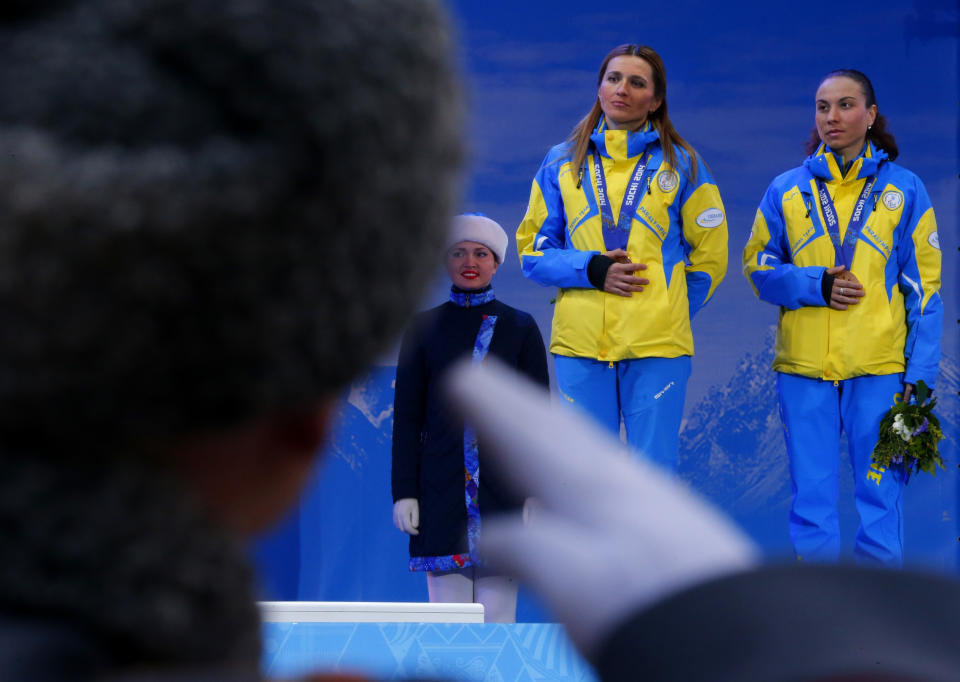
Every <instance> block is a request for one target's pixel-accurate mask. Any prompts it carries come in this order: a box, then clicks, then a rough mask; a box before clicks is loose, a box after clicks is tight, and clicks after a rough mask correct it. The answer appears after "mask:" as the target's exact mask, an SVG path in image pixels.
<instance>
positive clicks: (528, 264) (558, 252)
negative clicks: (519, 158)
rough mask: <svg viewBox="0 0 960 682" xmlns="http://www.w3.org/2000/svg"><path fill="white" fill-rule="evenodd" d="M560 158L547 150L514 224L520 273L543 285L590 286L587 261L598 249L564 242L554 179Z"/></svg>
mask: <svg viewBox="0 0 960 682" xmlns="http://www.w3.org/2000/svg"><path fill="white" fill-rule="evenodd" d="M561 162H562V159H561V158H560V157H559V156H558V155H557V153H556V150H551V152H550V153H549V154H547V157H546V159H544V161H543V164H542V165H541V166H540V170H539V171H538V172H537V175H536V177H535V178H534V180H533V186H532V187H531V188H530V202H529V203H528V205H527V212H526V215H524V217H523V220H522V221H521V222H520V226H519V227H518V228H517V251H518V253H519V255H520V266H521V269H522V270H523V274H524V275H526V276H527V277H529V278H530V279H532V280H533V281H534V282H538V283H539V284H543V285H544V286H556V287H583V288H588V287H591V284H590V280H589V279H588V278H587V264H589V262H590V259H591V258H592V257H593V256H595V255H596V254H597V253H599V252H598V251H579V250H577V249H575V248H573V247H572V246H570V245H569V244H568V242H567V239H566V237H567V220H566V214H565V213H564V210H563V196H562V195H561V193H560V186H559V182H558V180H557V174H558V170H559V168H560V164H561Z"/></svg>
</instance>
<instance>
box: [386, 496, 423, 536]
mask: <svg viewBox="0 0 960 682" xmlns="http://www.w3.org/2000/svg"><path fill="white" fill-rule="evenodd" d="M393 525H395V526H396V527H397V528H398V529H399V530H402V531H403V532H404V533H407V534H408V535H419V534H420V530H419V528H420V503H419V502H418V501H417V498H415V497H404V498H403V499H402V500H397V501H396V502H394V503H393Z"/></svg>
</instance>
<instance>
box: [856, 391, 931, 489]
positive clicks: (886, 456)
mask: <svg viewBox="0 0 960 682" xmlns="http://www.w3.org/2000/svg"><path fill="white" fill-rule="evenodd" d="M932 393H933V392H932V391H931V390H930V389H929V388H928V387H927V385H926V384H925V383H924V382H923V381H918V382H917V386H916V397H917V402H916V404H908V403H906V402H899V403H896V404H895V405H894V406H893V407H891V408H890V411H889V412H887V414H886V416H885V417H884V418H883V420H882V421H881V422H880V437H879V439H878V440H877V446H876V447H875V448H874V449H873V462H874V464H876V465H877V466H880V467H884V468H887V469H889V468H900V469H901V470H902V471H904V472H905V474H906V480H907V481H908V482H909V480H910V474H912V473H913V472H914V471H924V472H926V473H928V474H930V475H931V476H936V471H937V467H940V468H941V469H943V468H944V467H943V459H942V458H941V457H940V453H939V452H938V448H937V446H938V443H939V442H940V441H941V440H943V431H941V430H940V420H939V419H937V416H936V415H935V414H934V413H933V408H934V407H935V406H936V404H937V399H936V398H934V397H932Z"/></svg>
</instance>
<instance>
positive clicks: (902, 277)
mask: <svg viewBox="0 0 960 682" xmlns="http://www.w3.org/2000/svg"><path fill="white" fill-rule="evenodd" d="M914 182H915V183H916V184H915V188H914V192H915V197H914V201H913V206H912V210H911V213H910V216H909V218H908V219H907V224H906V229H904V231H903V233H902V234H901V238H900V242H899V244H898V249H897V255H898V260H899V266H900V274H899V277H898V281H899V285H900V291H901V292H903V296H904V305H905V307H906V310H907V340H906V344H905V345H904V356H905V359H906V365H907V368H906V374H905V375H904V382H905V383H908V384H915V383H917V381H919V380H921V379H922V380H923V381H924V383H926V384H927V386H929V387H930V388H931V389H933V388H934V387H935V384H936V380H937V371H938V368H939V365H940V338H941V335H942V333H943V301H942V300H941V298H940V260H941V254H940V238H939V234H938V232H937V220H936V218H935V217H934V214H933V207H931V205H930V198H929V197H928V196H927V190H926V188H925V187H924V186H923V183H922V182H921V181H920V179H919V178H916V177H915V178H914Z"/></svg>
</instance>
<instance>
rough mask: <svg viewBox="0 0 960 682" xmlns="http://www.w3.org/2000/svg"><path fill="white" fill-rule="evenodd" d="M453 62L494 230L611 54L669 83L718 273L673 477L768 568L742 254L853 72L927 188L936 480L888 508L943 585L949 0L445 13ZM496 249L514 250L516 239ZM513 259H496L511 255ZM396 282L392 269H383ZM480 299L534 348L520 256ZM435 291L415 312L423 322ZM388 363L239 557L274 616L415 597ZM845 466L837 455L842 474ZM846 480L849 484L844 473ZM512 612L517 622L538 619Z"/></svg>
mask: <svg viewBox="0 0 960 682" xmlns="http://www.w3.org/2000/svg"><path fill="white" fill-rule="evenodd" d="M449 8H450V12H451V15H452V18H453V20H454V23H455V25H456V27H457V33H458V39H457V41H456V44H457V46H458V55H459V59H460V60H461V67H462V73H463V86H464V89H465V91H466V92H467V96H468V101H469V106H468V112H469V114H468V116H469V118H468V121H467V122H466V125H465V128H464V135H465V136H466V138H467V140H468V142H469V146H470V162H469V167H468V175H467V183H466V187H465V188H464V199H463V201H462V208H463V210H475V211H476V210H478V211H482V212H483V213H486V214H487V215H489V216H490V217H492V218H494V219H495V220H497V221H498V222H500V223H501V224H502V225H503V226H504V227H505V228H506V229H507V231H508V232H512V230H513V229H515V227H516V225H517V224H518V223H519V221H520V219H521V217H522V216H523V213H524V210H525V208H526V202H527V197H528V195H529V189H530V180H531V178H532V177H533V174H534V173H535V172H536V170H537V168H538V166H539V164H540V161H541V160H542V158H543V156H544V154H545V153H546V150H547V149H548V148H549V147H550V146H551V145H553V144H555V143H557V142H558V141H560V140H562V139H564V138H565V137H566V136H567V135H568V134H569V131H570V129H571V128H572V126H573V125H574V124H575V123H576V122H577V121H578V120H579V119H580V118H581V117H582V116H583V114H584V113H585V112H586V110H587V109H588V108H589V106H590V105H591V103H592V101H593V98H594V96H595V93H596V88H595V84H596V77H597V74H596V70H597V68H598V66H599V63H600V61H601V60H602V59H603V56H604V55H605V54H606V53H607V51H609V49H610V48H612V47H613V46H615V45H618V44H620V43H625V42H641V43H646V44H649V45H651V46H652V47H654V48H655V49H656V50H657V51H658V52H659V53H660V54H661V56H662V57H663V59H664V61H665V63H666V65H667V76H668V81H669V88H668V100H669V105H670V116H671V118H672V119H673V121H674V124H675V125H676V127H677V129H678V130H679V131H680V133H681V135H683V136H684V137H685V138H686V139H687V140H688V141H689V142H690V143H691V144H693V146H694V147H696V149H697V150H698V151H699V152H700V153H701V154H702V155H703V157H704V158H705V160H706V161H707V163H708V164H709V166H710V168H711V171H712V172H713V175H714V177H715V179H716V182H717V184H718V186H719V188H720V191H721V194H722V196H723V200H724V204H725V206H726V210H727V216H728V223H729V227H730V268H729V271H728V273H727V279H726V280H725V281H724V282H723V283H722V284H721V285H720V287H719V288H718V290H717V294H716V296H715V297H714V299H713V301H712V302H711V303H710V304H709V305H708V306H707V307H706V308H705V309H704V310H703V311H702V312H701V313H699V314H698V316H697V318H696V320H695V321H694V337H695V341H696V355H695V357H694V361H693V376H692V378H691V381H690V385H689V389H688V396H687V405H686V410H685V415H684V422H683V430H682V433H681V451H682V454H681V462H680V475H681V476H682V477H683V478H684V479H686V480H687V481H689V482H690V483H691V484H692V485H693V486H694V487H695V488H696V489H697V490H699V491H701V492H702V493H703V494H705V495H707V496H708V497H710V498H711V499H713V500H714V501H715V502H716V503H717V504H718V505H719V506H721V507H722V508H723V509H725V510H727V511H728V512H729V513H730V514H732V515H733V516H734V517H735V518H736V519H737V520H738V521H739V522H740V523H741V524H742V525H743V526H744V528H745V529H746V530H747V532H749V533H750V534H751V535H752V536H753V537H754V538H755V539H756V540H757V542H758V543H760V545H761V546H762V547H763V548H764V550H765V551H766V552H767V553H768V554H769V555H770V556H773V557H784V556H790V551H791V550H790V546H789V540H788V538H787V529H786V519H787V508H788V505H789V498H790V484H789V479H788V474H787V464H786V455H785V452H784V446H783V437H782V432H781V429H780V424H779V420H778V418H777V411H776V405H775V399H774V395H775V391H774V379H773V374H772V372H771V370H770V362H771V359H772V338H773V337H772V329H773V327H774V326H775V324H776V316H777V310H776V308H775V307H774V306H771V305H768V304H764V303H760V302H758V301H756V299H755V298H754V296H753V293H752V291H751V289H750V287H749V285H748V284H747V282H746V280H745V279H744V278H743V277H742V275H741V274H740V272H739V263H740V251H741V249H742V247H743V244H744V242H745V241H746V238H747V235H748V234H749V232H750V226H751V223H752V220H753V215H754V212H755V211H756V206H757V203H758V202H759V200H760V197H761V196H762V194H763V192H764V190H765V189H766V187H767V184H768V183H769V182H770V180H771V179H772V178H773V177H774V176H775V175H777V174H778V173H780V172H782V171H784V170H786V169H788V168H791V167H793V166H796V165H798V163H799V162H800V161H801V159H802V157H803V151H802V147H803V143H804V142H805V141H806V139H807V138H808V136H809V131H810V129H811V127H812V125H813V94H814V92H815V90H816V87H817V84H818V81H819V78H820V76H821V75H822V74H824V73H826V72H827V71H830V70H832V69H835V68H840V67H850V68H856V69H860V70H862V71H864V72H865V73H867V74H868V75H869V76H870V77H871V79H872V80H873V82H874V86H875V89H876V93H877V99H878V103H879V108H880V111H881V112H882V113H883V114H884V115H886V116H887V118H888V119H889V121H890V128H891V130H892V132H893V133H894V134H895V136H896V137H897V141H898V143H899V146H900V158H899V159H898V162H899V163H901V164H902V165H904V166H906V167H907V168H910V169H911V170H913V171H914V172H916V173H917V174H918V175H919V176H920V177H921V179H922V180H923V181H924V182H925V184H926V186H927V189H928V191H929V193H930V196H931V199H932V201H933V205H934V208H935V210H936V214H937V220H938V223H939V229H940V243H941V245H942V248H943V254H944V268H943V275H944V277H943V298H944V301H945V304H946V315H945V320H946V322H945V328H944V360H943V363H942V365H941V378H940V383H939V386H938V394H939V396H940V398H939V400H940V408H939V413H940V415H941V419H942V421H943V426H944V432H945V434H946V437H947V439H946V440H945V441H944V442H943V443H942V444H941V448H942V452H943V455H944V458H945V460H947V462H948V465H947V471H945V472H940V473H939V474H938V475H937V477H936V478H931V477H929V476H919V477H917V478H915V479H914V480H912V481H911V482H910V484H909V486H908V487H907V490H906V493H905V500H906V503H905V504H906V558H907V562H908V563H915V564H922V565H924V566H926V567H929V568H933V569H936V570H944V571H948V572H956V571H957V570H958V565H960V564H958V551H960V550H958V547H960V543H958V536H960V532H958V523H957V518H958V514H960V506H958V500H960V495H958V489H960V479H958V468H957V466H958V462H960V452H958V440H960V433H958V415H960V402H958V398H957V396H958V388H960V370H958V359H960V353H958V334H957V319H958V315H957V293H958V286H957V284H958V282H957V277H958V269H957V263H958V258H957V245H958V236H960V235H958V229H957V216H958V211H957V184H958V183H957V178H958V170H960V169H958V111H957V96H958V40H957V35H958V27H960V10H958V6H957V3H956V2H955V0H916V1H914V2H913V3H906V2H902V1H892V0H879V1H877V2H873V3H870V4H869V5H864V4H862V3H853V2H851V3H843V2H835V1H834V2H822V1H819V0H818V1H814V2H809V1H808V2H805V3H802V4H800V5H796V4H791V5H783V6H781V5H780V4H779V3H750V2H747V3H740V4H727V3H717V4H715V5H711V4H709V3H703V2H700V1H699V0H698V1H696V2H694V1H692V0H671V2H669V3H629V4H628V3H624V2H619V1H611V2H607V3H605V5H604V8H603V9H596V8H594V7H591V3H583V2H578V3H567V2H550V3H517V2H510V3H506V2H502V3H501V2H485V3H476V2H469V1H468V0H456V1H452V2H450V3H449ZM511 241H512V240H511ZM512 248H513V244H512V243H511V249H512ZM394 267H402V264H395V265H394ZM494 284H495V286H496V289H497V293H498V296H499V297H500V298H501V299H502V300H504V301H505V302H507V303H509V304H511V305H513V306H515V307H518V308H521V309H524V310H527V311H529V312H531V313H532V314H533V315H534V316H535V318H536V319H537V321H538V323H539V324H540V327H541V330H542V332H543V334H544V338H545V339H546V338H548V337H549V331H550V317H551V314H552V308H551V306H550V299H551V298H552V297H553V295H554V291H553V290H551V289H546V288H542V287H539V286H537V285H535V284H533V283H531V282H529V281H526V280H524V279H523V277H522V275H521V274H520V271H519V266H518V263H517V261H516V259H515V258H509V257H508V259H507V262H506V263H505V264H504V266H503V267H502V268H501V269H500V272H499V273H498V274H497V276H496V278H495V280H494ZM445 292H446V284H445V282H444V280H442V279H441V278H439V277H438V280H437V283H436V285H435V286H434V287H433V289H432V291H431V292H430V294H429V296H427V297H426V300H424V301H423V307H429V306H432V305H436V304H437V303H439V302H440V301H442V300H443V299H444V297H445ZM394 363H395V353H391V354H388V355H387V356H386V357H384V358H383V359H382V361H381V366H378V367H377V368H375V369H374V370H373V371H372V372H371V373H370V375H369V376H367V377H364V378H363V379H361V380H359V381H357V382H356V383H355V384H354V385H353V386H352V387H350V389H349V391H348V392H347V393H346V394H345V396H344V400H343V402H342V404H341V405H340V409H339V414H338V427H337V433H336V435H335V437H334V439H333V441H332V443H331V445H330V446H329V448H328V449H327V452H326V453H325V457H324V458H323V460H322V463H321V465H320V466H319V468H318V470H317V472H316V476H315V479H314V480H313V481H312V483H311V486H310V489H309V490H308V494H307V496H306V497H305V499H304V501H303V503H302V504H301V506H300V507H299V508H298V509H297V510H295V511H294V513H293V514H292V515H291V516H290V517H289V518H288V519H287V520H286V522H285V523H283V524H281V526H280V527H278V529H276V531H274V532H273V533H272V534H271V535H270V536H269V537H266V538H264V539H263V540H262V541H261V542H259V543H258V544H257V545H256V546H255V547H254V548H253V552H254V554H255V556H256V559H257V562H258V564H259V565H260V567H261V572H262V576H263V592H264V595H265V596H267V597H270V598H276V599H318V600H365V601H367V600H376V601H421V600H426V586H425V582H424V578H423V576H422V575H421V574H409V573H408V572H407V570H406V565H407V552H406V537H405V536H403V535H402V534H401V533H400V532H399V531H397V530H396V529H394V528H393V526H392V523H391V507H392V501H391V498H390V486H389V476H390V429H391V423H392V421H391V419H392V400H393V388H392V386H393V374H394V367H393V365H394ZM839 456H840V455H839V454H838V457H839ZM847 468H848V467H847ZM852 488H853V482H852V475H847V476H845V477H844V478H843V482H842V485H841V510H840V511H841V523H842V526H843V529H844V532H845V537H846V541H847V551H848V552H849V550H850V548H851V546H852V537H853V533H854V531H855V528H856V523H857V521H856V512H855V510H854V508H853V501H852ZM544 616H545V614H544V613H543V612H542V610H541V609H540V608H539V607H538V606H537V605H536V603H535V602H534V601H532V600H531V599H530V598H529V597H528V596H524V597H523V598H522V600H521V607H520V617H521V619H539V618H542V617H544Z"/></svg>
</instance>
